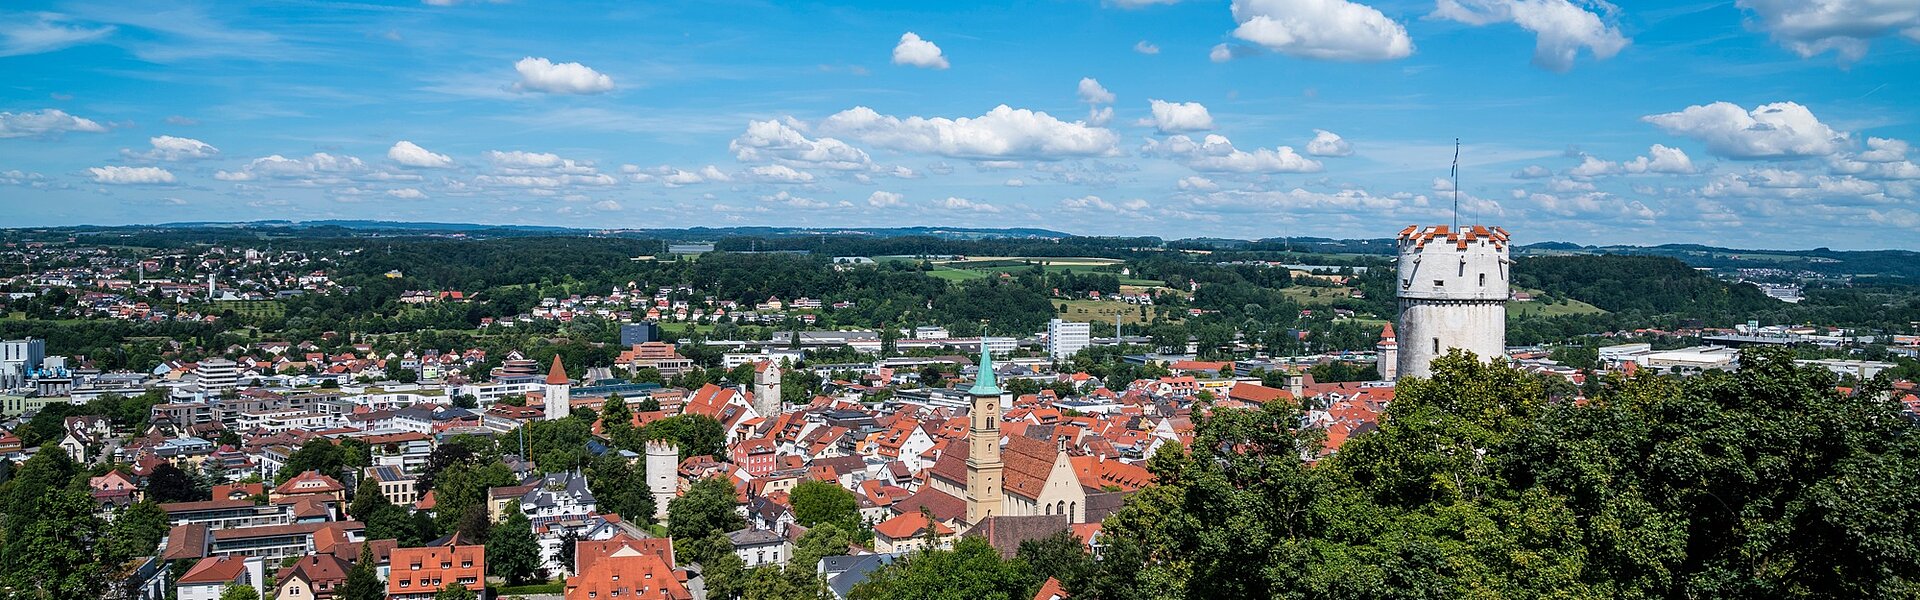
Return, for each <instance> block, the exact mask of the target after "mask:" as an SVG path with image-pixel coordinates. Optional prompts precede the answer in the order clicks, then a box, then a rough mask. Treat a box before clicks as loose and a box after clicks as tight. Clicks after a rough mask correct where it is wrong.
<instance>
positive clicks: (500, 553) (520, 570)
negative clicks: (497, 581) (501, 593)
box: [487, 502, 542, 585]
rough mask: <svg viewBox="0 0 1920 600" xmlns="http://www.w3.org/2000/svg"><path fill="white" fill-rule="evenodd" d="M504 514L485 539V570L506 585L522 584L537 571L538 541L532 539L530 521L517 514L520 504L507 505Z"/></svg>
mask: <svg viewBox="0 0 1920 600" xmlns="http://www.w3.org/2000/svg"><path fill="white" fill-rule="evenodd" d="M505 512H506V518H504V519H501V520H500V524H498V525H495V526H494V527H493V532H492V534H491V537H488V538H487V570H488V571H491V572H492V573H493V575H494V576H496V577H501V578H504V579H506V580H507V583H508V584H510V585H525V584H527V583H530V582H533V581H534V580H535V577H536V576H537V575H538V574H539V572H540V565H541V562H542V561H541V560H540V541H539V540H538V539H535V538H534V536H533V522H532V521H530V520H528V519H527V515H525V514H522V513H521V512H520V503H518V502H510V503H508V504H507V509H506V511H505Z"/></svg>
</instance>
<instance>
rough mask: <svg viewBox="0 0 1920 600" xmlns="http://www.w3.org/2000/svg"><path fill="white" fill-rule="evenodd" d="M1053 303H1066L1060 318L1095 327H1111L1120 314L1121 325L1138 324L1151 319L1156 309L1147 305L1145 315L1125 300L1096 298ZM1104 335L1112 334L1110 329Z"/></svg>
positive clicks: (1055, 301) (1057, 305) (1055, 302)
mask: <svg viewBox="0 0 1920 600" xmlns="http://www.w3.org/2000/svg"><path fill="white" fill-rule="evenodd" d="M1053 304H1054V306H1055V308H1056V309H1057V308H1058V307H1059V305H1061V304H1065V305H1067V311H1066V312H1063V313H1060V318H1062V319H1066V320H1068V321H1086V322H1090V323H1093V324H1094V326H1095V327H1098V326H1100V325H1107V326H1109V327H1111V326H1112V325H1113V317H1114V315H1119V316H1120V323H1121V324H1122V325H1139V324H1142V323H1146V322H1148V321H1151V320H1153V315H1155V314H1157V313H1156V312H1155V311H1156V310H1157V309H1156V308H1155V307H1152V306H1149V307H1146V309H1147V314H1146V316H1141V314H1140V307H1139V306H1136V305H1132V304H1127V303H1125V302H1101V301H1098V300H1054V301H1053ZM1096 331H1099V330H1098V329H1096ZM1105 335H1112V331H1111V330H1108V331H1107V333H1106V334H1105Z"/></svg>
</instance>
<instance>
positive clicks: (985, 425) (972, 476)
mask: <svg viewBox="0 0 1920 600" xmlns="http://www.w3.org/2000/svg"><path fill="white" fill-rule="evenodd" d="M1000 393H1001V392H1000V386H999V384H997V383H995V381H994V374H993V353H992V352H989V351H987V345H986V344H985V343H982V344H980V376H979V377H975V378H974V383H973V389H971V390H967V395H969V396H972V397H973V407H972V408H971V409H970V410H968V411H967V420H968V426H967V525H969V526H971V525H973V524H976V523H979V522H980V521H981V520H982V519H985V518H987V517H991V516H994V515H1002V514H1006V513H1005V512H1002V508H1001V499H1002V498H1003V496H1002V490H1003V488H1002V487H1001V486H1002V485H1003V482H1004V481H1005V480H1004V479H1001V477H1000V472H1001V470H1002V469H1003V468H1004V465H1003V464H1002V463H1001V462H1000Z"/></svg>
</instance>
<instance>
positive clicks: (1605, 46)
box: [1433, 0, 1629, 71]
mask: <svg viewBox="0 0 1920 600" xmlns="http://www.w3.org/2000/svg"><path fill="white" fill-rule="evenodd" d="M1587 4H1588V5H1589V6H1591V7H1592V8H1593V10H1591V11H1590V10H1588V8H1587V7H1585V6H1581V5H1580V4H1575V3H1574V2H1573V1H1572V0H1439V5H1438V7H1437V8H1436V9H1435V10H1434V12H1433V17H1434V18H1438V19H1448V20H1453V21H1459V22H1461V23H1466V24H1468V25H1474V26H1480V25H1490V24H1493V23H1507V22H1511V23H1513V24H1515V25H1519V26H1520V28H1522V29H1525V30H1527V31H1531V32H1533V34H1534V49H1533V64H1535V65H1537V66H1540V67H1542V68H1546V69H1551V70H1554V71H1566V70H1568V69H1571V68H1573V59H1574V57H1575V56H1576V55H1577V54H1579V52H1580V49H1581V48H1586V49H1587V51H1589V52H1592V53H1593V56H1594V57H1595V58H1599V59H1607V58H1613V55H1615V54H1618V53H1619V52H1620V49H1622V48H1625V47H1627V44H1628V43H1629V41H1628V40H1627V37H1626V36H1624V35H1621V33H1620V28H1619V27H1616V26H1614V25H1612V24H1610V23H1608V22H1607V20H1608V19H1610V18H1611V17H1612V13H1613V12H1614V11H1615V9H1614V7H1613V5H1612V4H1608V3H1606V2H1605V0H1591V2H1590V3H1587ZM1594 11H1599V12H1598V13H1596V12H1594Z"/></svg>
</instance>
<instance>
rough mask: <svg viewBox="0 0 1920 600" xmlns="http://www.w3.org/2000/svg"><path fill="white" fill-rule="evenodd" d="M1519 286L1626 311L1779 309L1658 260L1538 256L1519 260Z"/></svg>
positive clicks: (1735, 286)
mask: <svg viewBox="0 0 1920 600" xmlns="http://www.w3.org/2000/svg"><path fill="white" fill-rule="evenodd" d="M1513 283H1514V285H1515V286H1516V287H1520V288H1527V289H1535V290H1540V291H1543V292H1546V293H1547V294H1548V295H1549V296H1553V297H1556V298H1572V299H1574V300H1579V301H1581V302H1586V303H1588V304H1592V305H1594V306H1598V307H1600V308H1603V309H1606V310H1609V311H1614V312H1621V311H1637V312H1643V313H1649V314H1674V315H1680V316H1699V317H1705V316H1710V315H1724V314H1738V313H1751V312H1757V311H1765V310H1770V309H1775V308H1779V307H1780V306H1781V305H1780V303H1779V301H1777V300H1774V299H1771V298H1768V297H1767V296H1766V294H1763V293H1761V292H1760V289H1759V288H1756V287H1753V286H1751V285H1747V284H1741V283H1730V282H1726V281H1721V280H1719V279H1715V278H1714V277H1713V276H1711V275H1708V274H1706V273H1703V272H1700V271H1697V270H1694V268H1693V267H1689V266H1687V264H1686V263H1683V262H1680V261H1678V260H1675V259H1672V258H1665V257H1658V256H1621V255H1614V254H1603V255H1584V256H1539V257H1530V258H1521V259H1519V260H1516V261H1514V266H1513Z"/></svg>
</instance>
